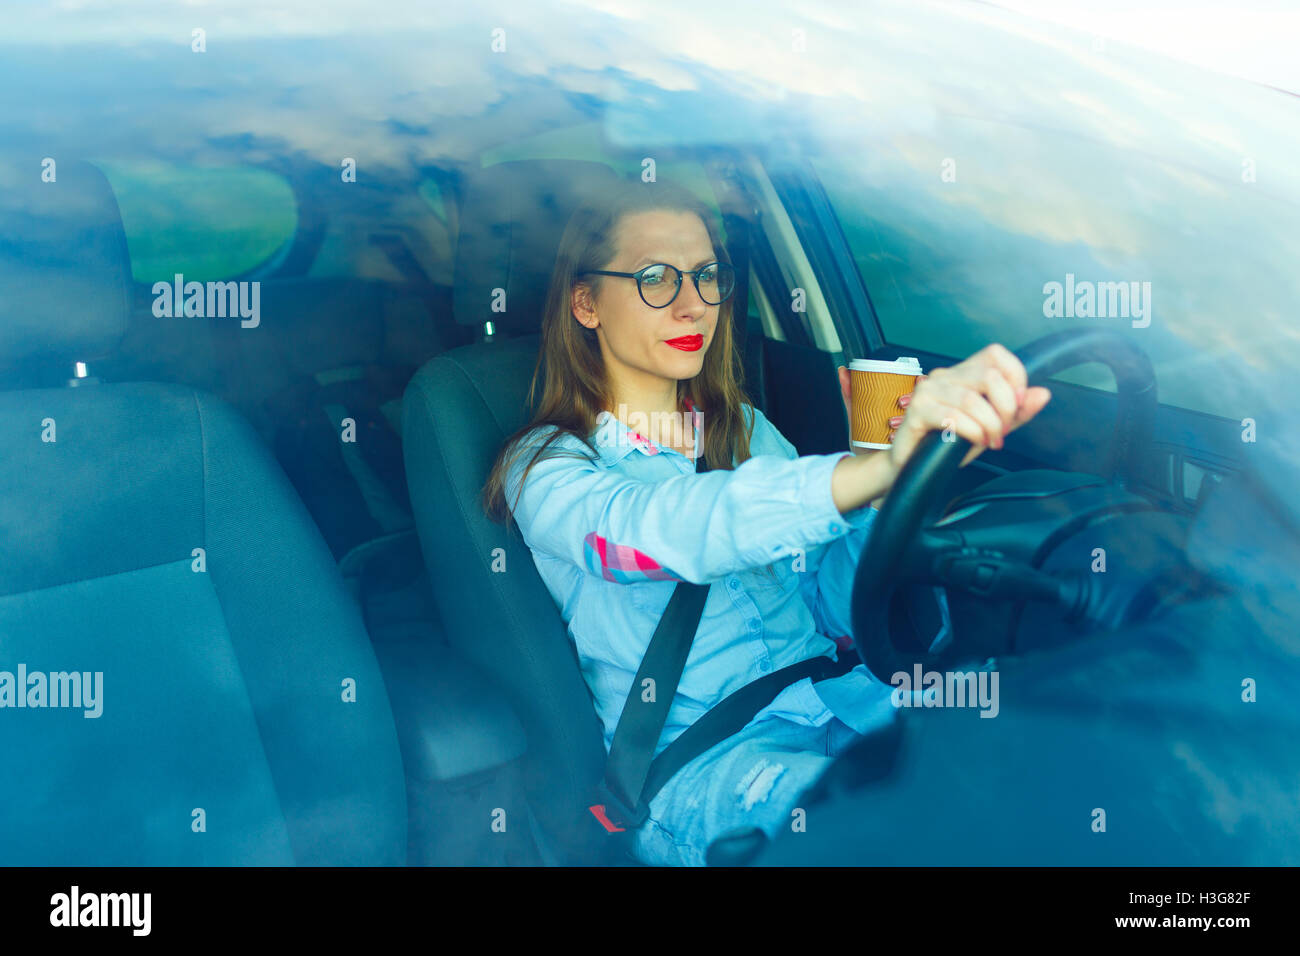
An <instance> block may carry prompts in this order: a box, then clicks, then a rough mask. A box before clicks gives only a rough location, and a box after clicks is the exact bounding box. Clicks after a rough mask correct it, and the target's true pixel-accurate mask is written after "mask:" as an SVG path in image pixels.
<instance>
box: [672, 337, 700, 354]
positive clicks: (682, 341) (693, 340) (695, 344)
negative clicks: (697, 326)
mask: <svg viewBox="0 0 1300 956" xmlns="http://www.w3.org/2000/svg"><path fill="white" fill-rule="evenodd" d="M664 344H665V345H671V346H672V347H673V348H675V349H681V350H682V351H683V352H698V351H699V350H700V349H702V348H704V335H703V333H701V334H698V335H683V336H682V337H681V338H677V339H669V340H668V341H667V342H665V343H664Z"/></svg>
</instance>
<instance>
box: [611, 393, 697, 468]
mask: <svg viewBox="0 0 1300 956" xmlns="http://www.w3.org/2000/svg"><path fill="white" fill-rule="evenodd" d="M685 402H686V407H687V409H689V410H690V411H691V413H692V415H691V418H692V422H693V424H694V427H695V447H696V448H699V446H700V420H701V417H702V415H703V413H702V412H699V411H697V410H696V408H695V404H694V403H693V402H692V401H691V400H690V399H689V398H686V399H685ZM592 444H594V445H595V446H596V448H597V449H598V450H599V451H600V457H601V460H602V461H603V462H604V463H605V464H606V465H609V466H613V465H616V464H617V463H618V462H620V461H622V460H623V459H624V458H626V457H627V456H628V455H630V454H631V453H632V452H633V451H639V452H640V453H641V454H643V455H645V456H646V457H649V456H651V455H659V454H663V453H665V452H667V451H670V450H671V449H665V448H661V447H660V446H659V445H657V444H655V443H654V442H652V441H651V440H650V439H649V438H646V437H645V436H644V435H641V434H639V433H637V432H636V431H634V430H633V429H631V428H629V427H628V426H627V425H624V424H623V423H622V422H621V421H619V419H618V416H616V415H615V414H614V413H613V412H610V411H602V412H601V413H600V414H599V415H597V416H596V431H595V433H594V434H593V436H592Z"/></svg>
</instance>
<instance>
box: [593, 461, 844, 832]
mask: <svg viewBox="0 0 1300 956" xmlns="http://www.w3.org/2000/svg"><path fill="white" fill-rule="evenodd" d="M708 470H709V466H708V462H707V461H706V460H705V458H704V455H703V454H701V455H700V456H699V458H698V461H697V466H696V471H697V473H699V472H705V471H708ZM709 588H710V585H707V584H695V583H693V582H690V581H679V582H678V583H677V587H676V588H675V589H674V590H673V596H672V598H670V599H669V601H668V607H667V608H665V609H664V614H663V617H661V618H660V619H659V626H658V627H657V628H655V632H654V635H653V636H652V637H651V638H650V644H649V646H648V647H647V648H646V652H645V656H644V657H643V658H642V659H641V666H640V667H638V668H637V672H636V677H635V678H633V680H632V687H631V689H630V690H629V691H628V695H627V700H626V701H625V702H624V704H623V712H622V713H621V714H620V715H619V718H618V726H617V727H616V728H615V729H614V740H613V742H612V743H611V744H610V748H609V759H608V760H607V761H606V763H605V776H604V779H603V780H602V781H601V782H600V783H599V784H598V785H597V787H596V799H595V802H593V803H592V804H591V805H590V806H588V808H587V809H588V810H589V811H590V812H591V814H592V815H593V816H595V818H596V819H597V820H598V821H599V822H600V825H601V826H603V827H604V828H605V829H606V830H607V831H608V832H609V833H621V832H625V831H627V830H629V829H635V828H636V827H640V826H641V825H642V824H643V823H645V821H646V818H647V817H648V816H649V813H650V801H651V800H653V799H654V797H655V795H656V794H657V793H658V792H659V791H660V790H662V789H663V787H664V785H665V784H666V783H667V782H668V781H669V780H670V779H671V778H672V776H673V774H675V773H676V772H677V771H678V770H680V769H681V768H682V767H684V766H686V764H688V763H690V761H691V760H693V759H694V758H696V757H698V756H699V755H700V754H702V753H704V752H705V751H706V750H709V749H710V748H712V747H713V746H714V745H716V744H719V743H721V742H722V741H724V740H726V739H727V738H728V737H730V736H731V735H732V734H735V733H737V732H739V731H740V730H743V729H744V728H745V726H746V725H747V724H748V723H749V722H750V721H751V720H753V719H754V715H755V714H757V713H758V712H759V711H760V710H762V709H763V708H764V707H766V706H767V705H768V704H770V703H771V702H772V701H773V700H775V699H776V695H777V694H779V693H780V692H781V690H782V689H784V688H785V687H787V686H789V685H790V684H793V683H794V682H795V681H797V680H802V679H803V678H804V677H811V678H812V679H813V681H814V682H816V681H819V680H824V679H825V678H827V677H834V676H838V675H839V674H842V673H845V672H846V671H847V670H849V669H850V665H848V664H846V663H845V662H843V661H840V662H837V661H833V660H831V659H830V658H829V657H825V656H818V657H814V658H811V659H810V660H806V661H800V662H799V663H797V664H791V665H790V666H788V667H783V668H781V669H780V670H778V671H774V672H773V673H771V674H768V675H767V676H765V677H760V678H759V679H758V680H756V681H753V682H751V683H749V684H746V685H745V686H744V687H742V688H740V689H739V690H737V691H735V692H734V693H731V694H729V695H727V697H725V698H724V699H723V700H722V701H720V702H719V703H718V704H717V705H716V706H714V707H713V708H711V709H710V710H709V712H708V713H706V714H705V715H704V716H703V717H701V718H700V719H699V720H697V721H696V722H695V723H693V724H692V725H691V726H690V727H688V728H686V730H684V731H683V732H682V733H681V734H680V735H679V736H677V737H676V738H675V739H674V740H673V741H672V743H670V744H669V745H668V746H667V747H665V748H664V750H663V752H662V753H661V754H659V756H658V757H655V747H656V746H657V745H658V743H659V736H660V734H662V733H663V729H664V724H666V723H667V722H668V711H669V709H670V708H671V707H672V703H673V698H674V697H676V695H677V685H678V684H679V683H680V681H681V676H682V670H683V669H684V668H685V666H686V658H687V656H689V654H690V650H691V645H692V644H693V643H694V641H695V632H696V631H697V630H698V629H699V626H700V618H701V617H702V616H703V614H704V604H705V600H706V599H707V598H708V595H709ZM647 680H649V681H653V685H651V686H653V688H654V693H653V695H652V699H651V700H645V699H643V697H642V693H643V690H645V689H647V685H646V683H645V682H646V681H647Z"/></svg>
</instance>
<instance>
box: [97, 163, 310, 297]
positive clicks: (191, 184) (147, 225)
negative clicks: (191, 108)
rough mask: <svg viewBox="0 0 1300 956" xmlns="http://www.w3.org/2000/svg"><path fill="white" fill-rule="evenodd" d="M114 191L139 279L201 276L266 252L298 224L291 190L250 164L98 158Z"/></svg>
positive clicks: (242, 265)
mask: <svg viewBox="0 0 1300 956" xmlns="http://www.w3.org/2000/svg"><path fill="white" fill-rule="evenodd" d="M97 165H98V166H99V168H100V169H101V170H103V172H104V175H105V176H106V177H107V178H108V181H109V184H110V185H111V186H112V187H113V192H114V194H115V195H116V197H117V204H118V208H119V209H120V210H121V212H122V226H123V229H124V230H125V231H126V242H127V248H128V249H129V250H130V253H131V273H132V276H133V278H134V279H135V281H136V282H142V283H152V282H156V281H159V280H168V281H170V280H171V279H172V278H173V277H174V276H175V275H176V274H177V273H180V274H182V275H184V276H185V278H186V279H187V280H191V279H192V280H194V281H197V282H206V281H209V280H217V279H228V278H230V277H231V276H236V275H240V274H242V273H244V272H247V271H248V270H249V269H252V268H254V267H256V266H259V265H261V264H262V263H264V262H266V261H267V260H269V259H270V258H271V257H272V256H274V255H275V254H276V253H277V252H278V251H279V250H280V249H281V248H282V247H283V246H284V245H285V244H286V243H287V242H289V240H290V239H292V238H293V235H294V232H295V231H296V230H297V228H298V210H297V204H296V203H295V202H294V197H293V190H292V189H291V188H290V186H289V184H288V182H286V181H285V180H284V179H283V178H282V177H281V176H278V175H277V174H275V173H272V172H269V171H267V170H264V169H257V168H254V167H251V166H213V167H204V166H180V165H169V164H166V163H157V162H110V163H99V164H97Z"/></svg>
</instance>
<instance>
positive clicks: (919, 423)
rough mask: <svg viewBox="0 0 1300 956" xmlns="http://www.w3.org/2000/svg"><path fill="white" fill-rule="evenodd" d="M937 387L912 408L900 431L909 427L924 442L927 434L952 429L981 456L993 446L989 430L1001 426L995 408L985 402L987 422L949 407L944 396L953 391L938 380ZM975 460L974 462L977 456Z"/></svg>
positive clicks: (959, 390)
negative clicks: (975, 447)
mask: <svg viewBox="0 0 1300 956" xmlns="http://www.w3.org/2000/svg"><path fill="white" fill-rule="evenodd" d="M933 386H934V387H932V388H931V389H930V391H929V392H928V394H927V396H926V400H925V401H918V402H917V403H916V404H915V405H913V406H912V407H911V408H909V409H908V413H907V415H905V416H904V417H903V423H902V425H900V426H899V429H900V430H901V429H903V428H906V429H909V430H910V431H912V432H913V433H914V434H915V440H920V438H921V437H922V436H924V435H925V434H926V433H927V432H931V431H944V430H947V429H952V431H953V432H954V433H955V434H957V435H960V436H961V437H962V438H965V439H966V440H967V441H969V442H970V443H971V444H972V445H975V446H977V448H978V450H977V451H976V455H978V454H979V453H980V452H982V451H983V450H984V449H985V448H986V447H988V446H989V445H990V444H991V441H990V438H989V435H988V433H987V430H988V429H993V430H994V431H995V432H996V431H997V430H998V427H999V426H998V422H997V416H996V415H995V414H994V413H993V409H992V408H990V407H989V405H988V403H987V402H983V405H984V411H983V415H984V420H981V419H980V418H978V417H977V416H976V415H972V414H970V413H969V412H968V411H967V410H966V409H965V408H964V407H961V406H958V405H951V404H947V403H945V402H944V401H943V400H942V399H941V397H940V396H941V395H943V394H951V393H952V392H953V389H952V388H950V387H948V386H944V385H941V384H939V380H938V379H935V380H933ZM918 391H919V389H918ZM956 394H957V395H958V396H960V395H962V394H973V393H970V392H966V393H963V392H962V390H961V389H957V390H956ZM976 397H978V396H976ZM907 444H908V445H909V447H910V446H911V445H913V444H915V441H909V442H908V443H907ZM971 457H972V459H973V458H974V457H975V455H973V456H971Z"/></svg>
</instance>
